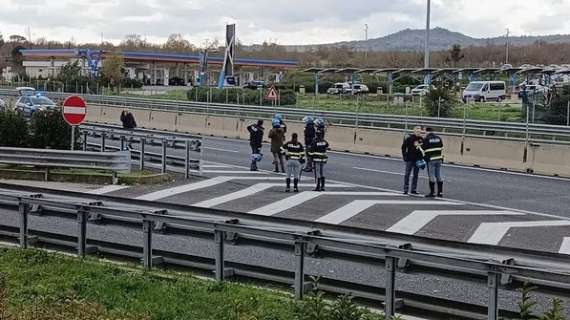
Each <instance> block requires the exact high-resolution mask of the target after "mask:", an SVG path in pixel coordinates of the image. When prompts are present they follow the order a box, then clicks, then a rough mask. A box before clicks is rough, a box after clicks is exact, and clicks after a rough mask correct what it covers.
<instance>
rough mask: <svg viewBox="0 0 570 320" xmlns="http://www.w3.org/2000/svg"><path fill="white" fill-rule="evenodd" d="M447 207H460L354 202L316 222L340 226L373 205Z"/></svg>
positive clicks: (398, 202) (404, 201)
mask: <svg viewBox="0 0 570 320" xmlns="http://www.w3.org/2000/svg"><path fill="white" fill-rule="evenodd" d="M380 204H382V205H428V206H429V205H449V206H457V205H461V204H459V203H456V202H445V201H433V200H419V201H417V200H416V201H414V200H355V201H352V202H351V203H349V204H347V205H345V206H344V207H341V208H338V209H336V210H335V211H333V212H331V213H329V214H327V215H325V216H322V217H320V218H319V219H317V220H316V222H322V223H329V224H341V223H343V222H345V221H346V220H348V219H350V218H352V217H354V216H356V215H357V214H359V213H361V212H362V211H364V210H366V209H368V208H370V207H372V206H374V205H380Z"/></svg>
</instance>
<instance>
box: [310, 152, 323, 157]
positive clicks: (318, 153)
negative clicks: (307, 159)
mask: <svg viewBox="0 0 570 320" xmlns="http://www.w3.org/2000/svg"><path fill="white" fill-rule="evenodd" d="M309 154H310V155H313V156H325V155H326V153H325V152H309Z"/></svg>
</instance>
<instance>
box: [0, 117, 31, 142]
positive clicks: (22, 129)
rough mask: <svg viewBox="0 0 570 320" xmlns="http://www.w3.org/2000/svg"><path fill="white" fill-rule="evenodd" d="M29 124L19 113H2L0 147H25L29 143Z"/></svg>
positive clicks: (0, 119)
mask: <svg viewBox="0 0 570 320" xmlns="http://www.w3.org/2000/svg"><path fill="white" fill-rule="evenodd" d="M28 133H29V129H28V123H27V122H26V120H25V119H24V118H23V117H22V116H21V115H20V114H18V113H16V112H14V111H10V110H6V111H3V112H0V146H3V147H25V146H26V145H27V143H28Z"/></svg>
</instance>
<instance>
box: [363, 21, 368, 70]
mask: <svg viewBox="0 0 570 320" xmlns="http://www.w3.org/2000/svg"><path fill="white" fill-rule="evenodd" d="M364 40H365V41H366V43H365V46H366V48H365V49H364V63H366V62H367V61H368V23H366V24H364Z"/></svg>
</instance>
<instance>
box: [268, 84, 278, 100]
mask: <svg viewBox="0 0 570 320" xmlns="http://www.w3.org/2000/svg"><path fill="white" fill-rule="evenodd" d="M278 95H279V94H278V93H277V89H275V86H271V87H270V88H269V90H268V91H267V95H266V96H265V100H277V97H278Z"/></svg>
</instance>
